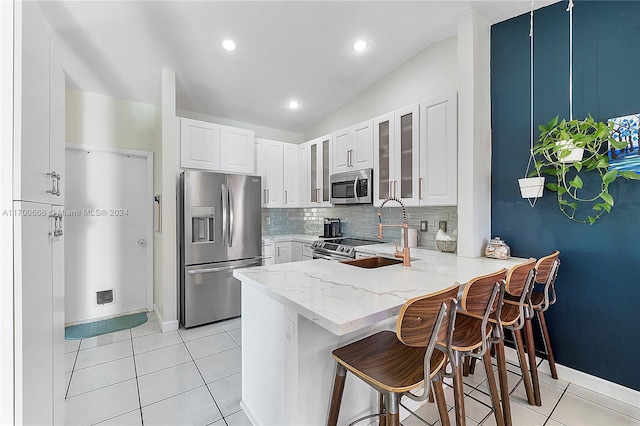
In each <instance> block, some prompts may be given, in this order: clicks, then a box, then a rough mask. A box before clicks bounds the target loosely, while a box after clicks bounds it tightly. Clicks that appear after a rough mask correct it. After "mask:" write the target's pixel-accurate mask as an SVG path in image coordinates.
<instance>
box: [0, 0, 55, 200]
mask: <svg viewBox="0 0 640 426" xmlns="http://www.w3.org/2000/svg"><path fill="white" fill-rule="evenodd" d="M15 8H16V9H15V14H16V18H15V29H14V30H15V34H14V35H15V39H14V49H15V50H14V61H15V63H14V70H15V74H14V114H15V116H14V122H15V123H16V127H15V129H14V132H15V133H14V138H15V140H16V141H17V143H16V144H15V146H14V165H13V167H14V191H13V193H14V200H25V201H35V202H43V203H47V202H49V201H50V193H49V191H51V190H52V176H51V174H50V173H51V169H50V168H49V33H48V32H47V25H46V23H45V21H44V18H43V17H42V13H41V12H40V6H39V5H38V3H37V2H28V1H27V2H16V3H15ZM3 143H4V141H3Z"/></svg>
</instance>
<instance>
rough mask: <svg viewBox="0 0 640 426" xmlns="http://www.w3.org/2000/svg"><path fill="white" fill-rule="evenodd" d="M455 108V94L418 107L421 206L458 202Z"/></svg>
mask: <svg viewBox="0 0 640 426" xmlns="http://www.w3.org/2000/svg"><path fill="white" fill-rule="evenodd" d="M457 129H458V107H457V94H456V93H455V92H452V93H449V94H447V95H444V96H439V97H437V98H433V99H430V100H428V101H425V102H421V103H420V204H421V205H429V206H452V205H456V204H457V202H458V166H457V165H458V132H457Z"/></svg>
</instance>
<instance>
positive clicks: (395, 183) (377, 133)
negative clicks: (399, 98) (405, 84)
mask: <svg viewBox="0 0 640 426" xmlns="http://www.w3.org/2000/svg"><path fill="white" fill-rule="evenodd" d="M373 123H374V129H373V130H374V164H375V166H374V167H375V173H374V189H373V192H374V204H375V205H380V203H381V202H382V201H383V200H384V199H386V198H389V197H397V198H401V199H402V201H403V202H404V203H405V204H406V205H409V206H411V205H413V206H415V205H419V171H420V163H419V160H420V157H419V153H420V149H419V143H420V140H419V105H418V104H414V105H411V106H408V107H406V108H402V109H399V110H397V111H395V112H393V113H389V114H385V115H383V116H380V117H378V118H376V119H374V120H373Z"/></svg>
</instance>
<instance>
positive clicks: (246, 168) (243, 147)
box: [220, 126, 256, 175]
mask: <svg viewBox="0 0 640 426" xmlns="http://www.w3.org/2000/svg"><path fill="white" fill-rule="evenodd" d="M255 139H256V137H255V132H254V131H253V130H246V129H239V128H236V127H229V126H220V167H221V170H223V171H225V172H229V173H245V174H250V175H251V174H254V173H255V172H256V163H255V161H256V159H255V146H254V145H255Z"/></svg>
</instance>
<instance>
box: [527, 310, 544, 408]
mask: <svg viewBox="0 0 640 426" xmlns="http://www.w3.org/2000/svg"><path fill="white" fill-rule="evenodd" d="M524 338H525V340H526V342H527V353H528V354H529V369H530V370H531V382H532V383H533V397H534V400H535V404H536V405H537V406H538V407H540V406H542V398H541V397H540V382H539V380H538V365H537V364H536V346H535V341H534V340H533V327H532V326H531V320H530V319H528V320H526V321H525V322H524Z"/></svg>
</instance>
